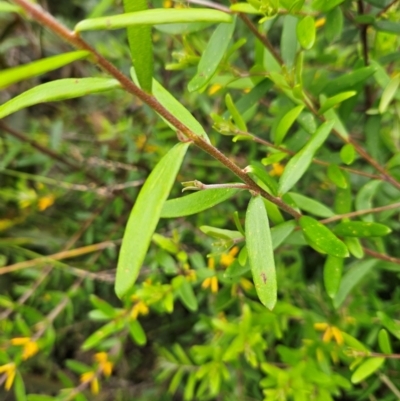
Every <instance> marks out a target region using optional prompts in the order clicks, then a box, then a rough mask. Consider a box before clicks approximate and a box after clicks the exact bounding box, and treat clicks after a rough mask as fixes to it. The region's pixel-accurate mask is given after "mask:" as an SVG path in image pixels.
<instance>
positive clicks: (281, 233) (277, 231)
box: [271, 220, 296, 250]
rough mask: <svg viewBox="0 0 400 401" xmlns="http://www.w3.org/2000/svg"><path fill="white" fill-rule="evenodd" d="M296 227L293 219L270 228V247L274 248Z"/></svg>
mask: <svg viewBox="0 0 400 401" xmlns="http://www.w3.org/2000/svg"><path fill="white" fill-rule="evenodd" d="M295 228H296V222H295V221H294V220H289V221H285V222H284V223H281V224H278V225H276V226H275V227H272V228H271V239H272V248H273V249H274V250H275V249H276V248H278V246H279V245H281V244H282V243H283V242H284V241H285V239H286V238H287V237H288V236H289V235H290V234H291V233H292V232H293V231H294V229H295Z"/></svg>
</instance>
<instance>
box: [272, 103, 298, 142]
mask: <svg viewBox="0 0 400 401" xmlns="http://www.w3.org/2000/svg"><path fill="white" fill-rule="evenodd" d="M303 109H304V106H303V105H300V106H296V107H294V108H293V109H292V110H290V111H288V112H287V113H286V114H285V115H284V116H283V117H282V118H281V120H280V121H279V123H278V126H277V127H276V131H275V144H276V145H280V144H281V143H282V142H283V140H284V139H285V136H286V134H287V133H288V131H289V129H290V127H291V126H292V125H293V123H294V122H295V121H296V118H297V117H298V116H299V115H300V113H301V112H302V111H303Z"/></svg>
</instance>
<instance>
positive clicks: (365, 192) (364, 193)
mask: <svg viewBox="0 0 400 401" xmlns="http://www.w3.org/2000/svg"><path fill="white" fill-rule="evenodd" d="M381 184H382V181H380V180H372V181H369V182H367V183H366V184H365V185H364V186H363V187H362V188H361V189H360V190H359V191H358V193H357V195H356V201H355V206H356V210H364V209H371V208H372V207H373V204H372V199H373V197H374V196H375V195H376V193H377V191H378V190H379V188H380V187H381ZM345 213H347V212H345ZM360 219H361V220H364V221H373V219H374V217H373V215H365V216H360Z"/></svg>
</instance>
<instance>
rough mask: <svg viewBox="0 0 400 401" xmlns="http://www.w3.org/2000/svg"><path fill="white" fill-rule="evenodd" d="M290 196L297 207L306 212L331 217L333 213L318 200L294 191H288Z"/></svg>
mask: <svg viewBox="0 0 400 401" xmlns="http://www.w3.org/2000/svg"><path fill="white" fill-rule="evenodd" d="M289 195H290V197H291V198H292V200H293V201H294V202H295V203H296V205H297V206H298V207H299V209H301V210H304V211H305V212H307V213H310V214H313V215H314V216H319V217H332V216H334V215H335V213H333V211H332V210H331V209H329V208H328V207H327V206H325V205H324V204H323V203H321V202H318V201H316V200H314V199H312V198H308V197H307V196H304V195H300V194H297V193H294V192H289Z"/></svg>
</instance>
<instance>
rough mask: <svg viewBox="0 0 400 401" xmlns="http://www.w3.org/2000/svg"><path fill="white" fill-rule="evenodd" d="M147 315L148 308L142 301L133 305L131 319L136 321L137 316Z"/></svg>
mask: <svg viewBox="0 0 400 401" xmlns="http://www.w3.org/2000/svg"><path fill="white" fill-rule="evenodd" d="M148 313H149V307H148V306H147V305H146V304H145V303H144V302H143V301H138V302H136V303H135V305H133V308H132V311H131V318H132V319H133V320H136V319H137V318H138V316H139V315H147V314H148Z"/></svg>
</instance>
